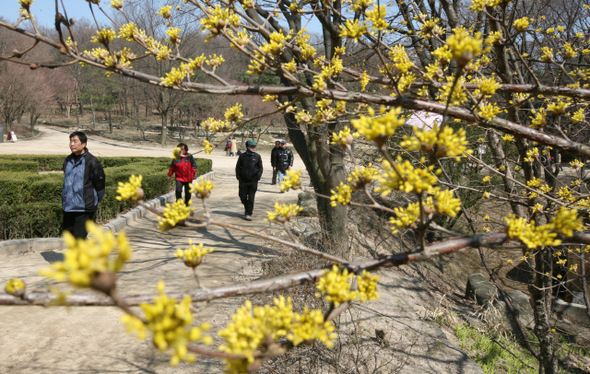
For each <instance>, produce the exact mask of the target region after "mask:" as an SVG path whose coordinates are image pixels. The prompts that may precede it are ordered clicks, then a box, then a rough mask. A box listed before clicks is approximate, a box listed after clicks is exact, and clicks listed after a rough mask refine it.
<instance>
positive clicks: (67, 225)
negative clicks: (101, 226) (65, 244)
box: [62, 212, 96, 239]
mask: <svg viewBox="0 0 590 374" xmlns="http://www.w3.org/2000/svg"><path fill="white" fill-rule="evenodd" d="M95 214H96V212H64V220H63V224H62V231H69V232H70V233H71V234H72V235H74V238H79V239H86V236H87V235H88V232H87V231H86V221H94V215H95Z"/></svg>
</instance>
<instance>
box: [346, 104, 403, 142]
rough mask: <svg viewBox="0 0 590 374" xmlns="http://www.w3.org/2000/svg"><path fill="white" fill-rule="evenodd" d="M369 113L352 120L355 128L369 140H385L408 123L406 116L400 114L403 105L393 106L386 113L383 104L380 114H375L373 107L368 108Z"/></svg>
mask: <svg viewBox="0 0 590 374" xmlns="http://www.w3.org/2000/svg"><path fill="white" fill-rule="evenodd" d="M368 111H369V115H368V116H363V115H361V117H360V118H359V119H354V120H351V121H350V122H351V123H352V125H353V126H354V128H355V129H356V130H357V131H358V132H359V134H361V135H363V136H364V137H365V138H367V140H375V141H376V142H378V143H379V142H381V143H382V142H384V141H385V140H387V138H388V137H389V136H391V135H393V134H394V133H395V130H396V129H397V128H398V127H400V126H403V125H404V124H405V123H406V118H405V117H402V116H400V113H401V111H402V108H401V107H397V108H393V109H391V110H390V111H389V112H387V113H386V108H385V107H384V106H382V107H381V108H380V109H379V114H380V115H379V116H375V110H374V109H373V108H371V107H369V109H368Z"/></svg>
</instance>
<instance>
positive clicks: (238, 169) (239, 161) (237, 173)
mask: <svg viewBox="0 0 590 374" xmlns="http://www.w3.org/2000/svg"><path fill="white" fill-rule="evenodd" d="M241 168H242V156H241V155H240V156H239V157H238V162H236V179H237V180H240V169H241Z"/></svg>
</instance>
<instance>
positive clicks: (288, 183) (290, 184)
mask: <svg viewBox="0 0 590 374" xmlns="http://www.w3.org/2000/svg"><path fill="white" fill-rule="evenodd" d="M286 173H287V175H286V176H285V179H284V181H283V182H281V191H287V190H288V189H289V188H292V189H294V190H298V189H300V188H301V179H300V178H301V169H299V170H298V171H295V170H293V169H290V170H287V171H286Z"/></svg>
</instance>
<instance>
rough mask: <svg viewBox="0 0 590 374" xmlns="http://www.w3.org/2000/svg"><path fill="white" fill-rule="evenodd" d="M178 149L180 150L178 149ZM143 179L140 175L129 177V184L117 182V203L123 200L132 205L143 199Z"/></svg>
mask: <svg viewBox="0 0 590 374" xmlns="http://www.w3.org/2000/svg"><path fill="white" fill-rule="evenodd" d="M179 149H180V148H179ZM142 179H143V176H142V175H139V176H137V177H136V176H135V175H131V177H130V178H129V182H127V183H123V182H119V187H117V197H116V199H117V200H119V201H122V200H125V201H129V202H130V203H134V202H136V201H137V200H140V199H142V198H143V190H142V189H141V180H142Z"/></svg>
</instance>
